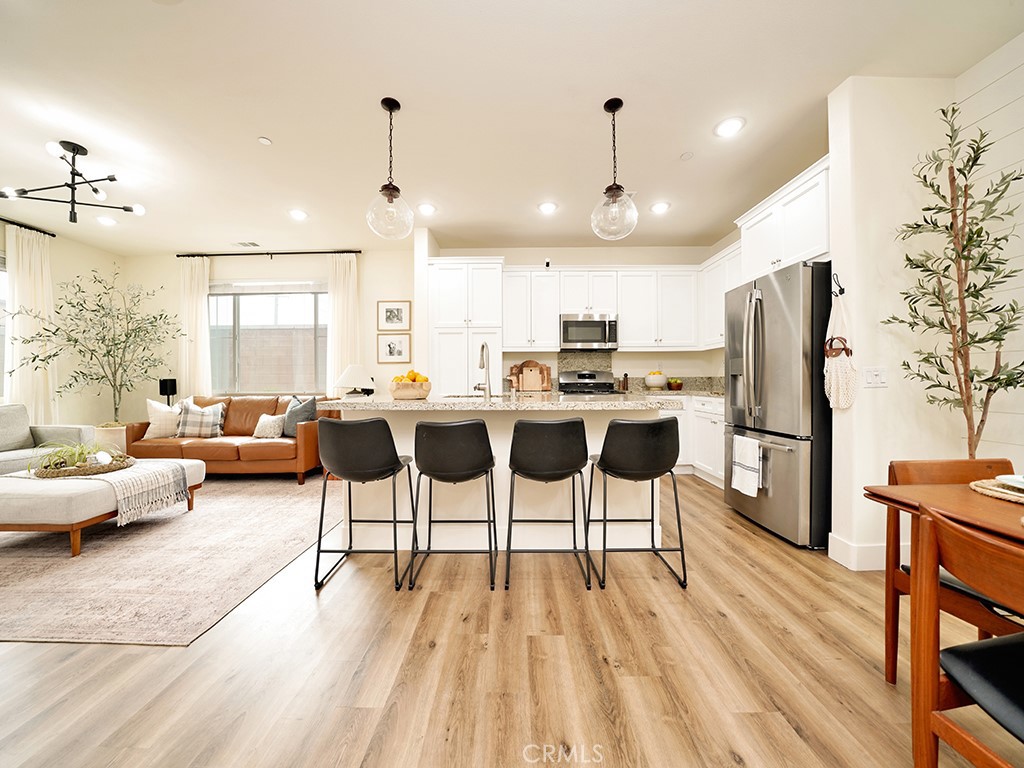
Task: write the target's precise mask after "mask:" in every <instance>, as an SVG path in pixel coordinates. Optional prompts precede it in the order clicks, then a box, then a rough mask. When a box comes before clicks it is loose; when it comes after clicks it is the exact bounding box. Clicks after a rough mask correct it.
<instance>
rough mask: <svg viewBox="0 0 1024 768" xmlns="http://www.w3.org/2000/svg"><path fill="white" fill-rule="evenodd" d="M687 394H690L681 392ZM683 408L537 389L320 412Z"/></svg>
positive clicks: (375, 401)
mask: <svg viewBox="0 0 1024 768" xmlns="http://www.w3.org/2000/svg"><path fill="white" fill-rule="evenodd" d="M682 394H688V393H682ZM682 407H683V404H682V403H681V402H680V400H679V397H678V396H677V395H676V394H675V393H673V394H672V395H669V394H667V393H666V392H659V393H657V394H649V395H640V394H632V393H630V394H628V395H560V394H558V393H557V392H534V393H524V394H520V395H517V396H516V398H515V399H514V400H513V399H512V398H511V397H509V396H508V395H504V396H501V395H492V396H491V401H490V402H489V403H488V402H485V401H484V398H483V397H482V396H468V397H462V396H453V397H440V396H437V397H434V396H431V397H429V398H427V399H426V400H392V399H391V396H390V395H388V394H378V395H374V396H373V397H367V398H358V399H357V398H353V399H351V400H323V401H321V402H319V403H317V408H318V409H319V410H321V411H661V410H664V411H670V410H679V409H680V408H682Z"/></svg>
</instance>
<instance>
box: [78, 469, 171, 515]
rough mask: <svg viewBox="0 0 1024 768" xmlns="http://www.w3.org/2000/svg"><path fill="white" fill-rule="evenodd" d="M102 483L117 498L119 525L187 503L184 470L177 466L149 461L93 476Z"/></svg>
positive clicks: (92, 477)
mask: <svg viewBox="0 0 1024 768" xmlns="http://www.w3.org/2000/svg"><path fill="white" fill-rule="evenodd" d="M89 479H90V480H102V481H103V482H105V483H108V484H109V485H110V486H111V487H112V488H113V489H114V495H115V496H117V524H118V525H127V524H128V523H130V522H132V521H133V520H138V519H139V518H140V517H142V516H143V515H146V514H149V513H150V512H156V511H157V510H158V509H163V508H164V507H170V506H173V505H174V504H177V503H178V502H180V501H186V500H188V480H187V479H186V477H185V467H183V466H182V465H181V464H179V463H177V462H171V461H159V460H154V459H149V460H146V461H144V462H143V461H137V462H136V463H135V465H134V466H131V467H128V468H126V469H119V470H118V471H116V472H108V473H106V474H104V475H92V476H91V477H90V478H89Z"/></svg>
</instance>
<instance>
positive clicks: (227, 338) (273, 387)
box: [210, 289, 327, 394]
mask: <svg viewBox="0 0 1024 768" xmlns="http://www.w3.org/2000/svg"><path fill="white" fill-rule="evenodd" d="M211 290H213V289H211ZM210 360H211V365H212V369H213V391H214V392H216V393H218V394H233V393H253V394H258V393H274V394H282V393H293V392H298V393H314V392H321V391H323V388H324V376H325V375H326V374H325V370H326V362H327V294H326V293H321V292H308V293H290V292H280V293H278V292H274V293H254V292H244V293H216V294H214V293H211V295H210Z"/></svg>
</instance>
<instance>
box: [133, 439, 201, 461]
mask: <svg viewBox="0 0 1024 768" xmlns="http://www.w3.org/2000/svg"><path fill="white" fill-rule="evenodd" d="M196 439H197V438H195V437H157V438H153V439H150V440H136V441H135V442H134V443H132V444H131V445H129V446H128V455H129V456H134V457H135V458H137V459H180V458H182V455H181V448H182V446H184V445H188V444H189V443H191V442H193V441H195V440H196Z"/></svg>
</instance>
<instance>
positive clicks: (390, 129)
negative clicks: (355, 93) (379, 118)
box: [388, 110, 615, 184]
mask: <svg viewBox="0 0 1024 768" xmlns="http://www.w3.org/2000/svg"><path fill="white" fill-rule="evenodd" d="M614 119H615V116H614V115H612V120H613V121H614ZM394 132H395V113H394V112H392V111H391V110H388V184H394V182H395V177H394V172H393V169H392V166H393V165H394V162H395V155H394V152H393V151H392V149H391V140H392V135H393V134H394Z"/></svg>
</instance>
